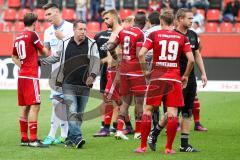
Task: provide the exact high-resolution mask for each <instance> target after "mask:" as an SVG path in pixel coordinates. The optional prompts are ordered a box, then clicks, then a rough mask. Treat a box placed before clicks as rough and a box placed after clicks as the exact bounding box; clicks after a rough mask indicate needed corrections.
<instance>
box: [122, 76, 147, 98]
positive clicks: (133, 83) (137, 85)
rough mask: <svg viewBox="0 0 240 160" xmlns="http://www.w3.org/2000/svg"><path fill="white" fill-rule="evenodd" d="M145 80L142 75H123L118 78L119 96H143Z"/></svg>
mask: <svg viewBox="0 0 240 160" xmlns="http://www.w3.org/2000/svg"><path fill="white" fill-rule="evenodd" d="M144 88H146V80H145V77H144V76H143V75H125V74H122V75H121V76H120V94H121V95H122V96H124V95H129V94H132V95H134V96H144V95H145V90H144Z"/></svg>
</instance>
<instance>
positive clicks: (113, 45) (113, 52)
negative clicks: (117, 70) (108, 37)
mask: <svg viewBox="0 0 240 160" xmlns="http://www.w3.org/2000/svg"><path fill="white" fill-rule="evenodd" d="M117 46H118V43H117V41H116V40H115V41H114V42H108V43H107V48H108V51H109V53H110V54H111V56H112V57H113V59H114V60H117V58H118V56H117V52H116V50H115V48H116V47H117Z"/></svg>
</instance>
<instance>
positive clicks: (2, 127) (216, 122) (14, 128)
mask: <svg viewBox="0 0 240 160" xmlns="http://www.w3.org/2000/svg"><path fill="white" fill-rule="evenodd" d="M48 97H49V91H42V92H41V98H42V105H41V111H40V115H39V130H38V131H39V132H38V133H39V134H38V136H39V138H40V139H43V138H44V137H45V136H46V135H47V134H48V131H49V127H50V116H51V103H50V101H49V98H48ZM199 99H200V101H201V122H202V124H204V126H206V127H207V128H208V129H209V131H207V132H205V133H199V132H194V131H193V130H191V135H190V143H191V144H192V145H193V146H194V147H196V148H198V149H200V150H201V152H199V153H180V152H179V151H178V149H179V144H180V139H179V134H180V133H178V134H177V137H176V139H175V143H174V148H175V149H176V150H177V151H178V152H177V154H175V155H170V156H166V155H164V154H163V151H164V146H165V142H166V135H165V133H164V132H162V134H161V136H160V138H159V139H158V145H157V151H156V152H152V151H150V150H148V152H147V154H144V155H139V154H135V153H134V152H133V150H134V149H135V148H136V147H137V146H138V145H139V141H138V140H133V136H130V140H129V141H121V140H115V139H114V137H113V136H111V137H107V138H93V137H92V135H93V134H94V133H95V132H96V131H98V130H99V127H100V117H98V118H95V119H93V120H89V121H86V122H84V123H83V126H82V130H83V134H84V138H85V139H86V144H85V145H84V147H83V148H82V149H67V148H64V146H63V145H54V146H50V148H47V149H40V148H30V147H20V146H19V141H20V140H19V139H20V138H19V137H20V133H19V123H18V114H19V108H18V107H17V92H16V91H5V90H1V91H0V114H1V116H0V120H1V121H0V133H1V135H0V159H1V160H28V159H29V160H30V159H33V160H37V159H41V160H67V159H69V160H75V159H79V160H85V159H86V160H88V159H90V160H111V159H114V160H115V159H116V160H120V159H122V160H141V159H144V160H148V159H149V160H239V157H240V151H239V149H240V140H239V139H240V117H239V115H240V93H214V92H209V93H200V94H199ZM100 102H101V101H100V100H99V99H94V98H90V99H89V102H88V105H87V108H86V110H90V109H92V108H94V107H96V106H97V105H98V104H99V103H100ZM131 108H133V107H131ZM191 128H193V125H192V126H191Z"/></svg>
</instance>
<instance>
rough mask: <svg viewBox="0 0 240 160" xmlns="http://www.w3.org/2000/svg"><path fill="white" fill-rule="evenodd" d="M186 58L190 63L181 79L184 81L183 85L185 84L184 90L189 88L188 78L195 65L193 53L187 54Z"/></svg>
mask: <svg viewBox="0 0 240 160" xmlns="http://www.w3.org/2000/svg"><path fill="white" fill-rule="evenodd" d="M186 57H187V59H188V63H187V67H186V70H185V72H184V74H183V76H182V78H181V80H182V84H183V88H186V87H187V82H188V77H189V75H190V72H191V70H192V69H193V65H194V57H193V53H192V52H187V53H186Z"/></svg>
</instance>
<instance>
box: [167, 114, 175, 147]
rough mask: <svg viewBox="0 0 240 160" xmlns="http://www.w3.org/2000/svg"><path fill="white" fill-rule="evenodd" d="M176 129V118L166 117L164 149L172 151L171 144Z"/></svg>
mask: <svg viewBox="0 0 240 160" xmlns="http://www.w3.org/2000/svg"><path fill="white" fill-rule="evenodd" d="M177 127H178V118H177V117H168V122H167V144H166V149H172V144H173V141H174V139H175V136H176V133H177Z"/></svg>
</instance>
